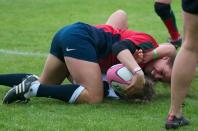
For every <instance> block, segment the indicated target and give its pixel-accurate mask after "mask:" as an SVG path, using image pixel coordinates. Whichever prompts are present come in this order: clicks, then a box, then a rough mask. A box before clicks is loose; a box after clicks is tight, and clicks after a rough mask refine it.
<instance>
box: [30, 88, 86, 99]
mask: <svg viewBox="0 0 198 131" xmlns="http://www.w3.org/2000/svg"><path fill="white" fill-rule="evenodd" d="M33 86H34V84H32V86H31V88H32V90H35V89H36V88H38V89H37V91H36V96H37V97H49V98H54V99H58V100H62V101H65V102H69V103H74V102H75V101H76V99H77V98H78V96H79V95H80V94H81V92H82V91H83V90H84V89H85V88H84V87H83V86H80V85H75V84H67V85H43V84H40V85H39V86H38V87H36V86H35V87H33ZM32 95H33V94H32Z"/></svg>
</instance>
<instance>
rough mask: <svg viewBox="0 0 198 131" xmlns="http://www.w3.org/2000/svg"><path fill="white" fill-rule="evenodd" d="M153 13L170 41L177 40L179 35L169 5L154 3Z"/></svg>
mask: <svg viewBox="0 0 198 131" xmlns="http://www.w3.org/2000/svg"><path fill="white" fill-rule="evenodd" d="M154 7H155V12H156V13H157V14H158V16H159V17H160V18H161V20H162V21H163V22H164V24H165V26H166V28H167V29H168V32H169V34H170V36H171V39H172V40H178V38H180V34H179V32H178V29H177V25H176V19H175V15H174V13H173V11H172V9H171V6H170V4H164V3H159V2H155V5H154Z"/></svg>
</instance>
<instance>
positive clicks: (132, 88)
mask: <svg viewBox="0 0 198 131" xmlns="http://www.w3.org/2000/svg"><path fill="white" fill-rule="evenodd" d="M144 83H145V78H144V74H143V73H141V72H140V73H137V74H135V75H134V76H133V80H132V83H131V84H130V85H129V86H128V87H127V89H126V90H125V91H124V94H125V96H126V97H128V96H132V95H134V94H136V93H139V92H141V91H142V89H143V87H144Z"/></svg>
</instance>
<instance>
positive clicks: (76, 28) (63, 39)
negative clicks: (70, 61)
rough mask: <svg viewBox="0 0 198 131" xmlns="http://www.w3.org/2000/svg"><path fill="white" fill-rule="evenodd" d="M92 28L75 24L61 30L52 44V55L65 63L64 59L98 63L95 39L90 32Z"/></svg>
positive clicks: (82, 24)
mask: <svg viewBox="0 0 198 131" xmlns="http://www.w3.org/2000/svg"><path fill="white" fill-rule="evenodd" d="M90 28H91V26H89V25H87V24H84V23H80V22H78V23H75V24H72V25H69V26H65V27H64V28H62V29H61V30H59V31H58V32H57V33H56V34H55V36H54V38H53V40H52V44H51V49H50V53H51V54H52V55H54V56H56V57H57V58H59V59H60V60H61V61H63V62H64V57H65V56H67V57H72V58H76V59H80V60H85V61H90V62H98V55H97V48H96V47H95V45H97V43H95V42H96V41H95V37H97V36H94V37H93V35H92V34H93V32H92V33H91V32H89V31H90Z"/></svg>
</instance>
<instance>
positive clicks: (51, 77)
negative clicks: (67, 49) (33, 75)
mask: <svg viewBox="0 0 198 131" xmlns="http://www.w3.org/2000/svg"><path fill="white" fill-rule="evenodd" d="M68 76H69V72H68V70H67V67H66V65H65V63H63V62H62V61H61V60H60V59H58V58H57V57H56V56H54V55H52V54H49V55H48V57H47V60H46V62H45V66H44V69H43V72H42V73H41V76H40V78H39V81H40V82H41V83H43V84H61V83H62V82H63V80H64V79H65V77H68Z"/></svg>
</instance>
